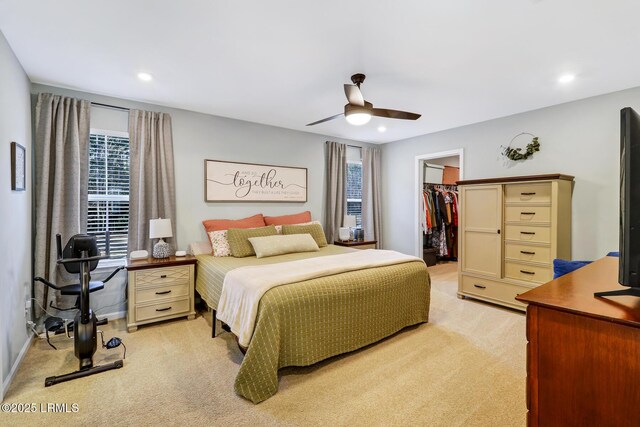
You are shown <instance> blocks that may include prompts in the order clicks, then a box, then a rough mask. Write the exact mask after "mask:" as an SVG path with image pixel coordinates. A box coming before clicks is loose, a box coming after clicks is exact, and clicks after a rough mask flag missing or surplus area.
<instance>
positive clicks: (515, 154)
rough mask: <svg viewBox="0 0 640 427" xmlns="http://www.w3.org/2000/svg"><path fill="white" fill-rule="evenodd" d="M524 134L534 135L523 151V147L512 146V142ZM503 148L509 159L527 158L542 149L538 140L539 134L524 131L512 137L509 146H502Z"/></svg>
mask: <svg viewBox="0 0 640 427" xmlns="http://www.w3.org/2000/svg"><path fill="white" fill-rule="evenodd" d="M522 135H529V136H531V137H532V139H531V142H530V143H529V144H527V147H526V148H525V149H524V150H525V151H524V152H523V151H522V150H523V149H522V148H513V147H511V144H512V143H513V141H514V140H515V139H516V138H518V137H519V136H522ZM501 148H502V155H503V156H505V157H507V158H508V159H511V160H513V161H518V160H526V159H528V158H529V157H531V156H533V153H535V152H536V151H540V143H539V142H538V137H537V136H535V135H533V134H531V133H528V132H522V133H519V134H517V135H516V136H514V137H513V138H511V141H509V145H508V146H506V147H504V146H501Z"/></svg>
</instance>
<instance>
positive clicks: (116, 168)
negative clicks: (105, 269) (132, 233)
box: [87, 129, 129, 259]
mask: <svg viewBox="0 0 640 427" xmlns="http://www.w3.org/2000/svg"><path fill="white" fill-rule="evenodd" d="M107 230H109V231H110V232H111V239H110V250H111V258H112V259H118V258H120V259H123V258H126V256H127V239H128V235H129V135H128V134H127V133H124V132H115V131H103V130H96V129H91V135H90V139H89V212H88V220H87V233H88V234H92V235H95V236H97V239H98V247H99V248H100V251H106V242H105V233H106V231H107Z"/></svg>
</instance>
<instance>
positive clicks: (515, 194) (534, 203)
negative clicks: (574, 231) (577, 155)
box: [458, 174, 573, 310]
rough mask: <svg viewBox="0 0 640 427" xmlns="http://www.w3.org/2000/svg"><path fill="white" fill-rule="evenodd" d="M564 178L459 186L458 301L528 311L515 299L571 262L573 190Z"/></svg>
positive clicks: (522, 178) (487, 181) (500, 180)
mask: <svg viewBox="0 0 640 427" xmlns="http://www.w3.org/2000/svg"><path fill="white" fill-rule="evenodd" d="M572 182H573V177H572V176H568V175H561V174H552V175H536V176H518V177H507V178H495V179H480V180H468V181H458V190H459V194H460V216H459V227H458V230H459V248H460V250H459V256H458V261H459V263H458V265H459V280H458V296H459V297H461V298H464V297H471V298H477V299H481V300H484V301H488V302H492V303H495V304H501V305H504V306H507V307H511V308H516V309H519V310H524V309H525V308H526V306H525V305H524V304H522V303H521V302H519V301H516V299H515V297H516V296H517V295H519V294H521V293H523V292H526V291H528V290H529V289H531V288H534V287H536V286H539V285H540V284H542V283H545V282H547V281H549V280H551V279H552V278H553V259H554V258H563V259H571V186H572Z"/></svg>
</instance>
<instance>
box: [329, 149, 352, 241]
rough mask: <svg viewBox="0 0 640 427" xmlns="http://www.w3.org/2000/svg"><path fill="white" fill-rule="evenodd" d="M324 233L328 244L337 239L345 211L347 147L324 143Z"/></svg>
mask: <svg viewBox="0 0 640 427" xmlns="http://www.w3.org/2000/svg"><path fill="white" fill-rule="evenodd" d="M325 154H326V161H325V164H326V170H325V183H326V185H325V188H326V200H325V211H324V212H325V215H324V224H325V229H324V232H325V234H326V237H327V241H328V242H329V243H333V241H334V240H337V239H338V229H339V228H340V227H341V226H342V223H343V221H344V215H345V213H346V211H347V191H346V188H347V146H346V145H345V144H340V143H338V142H333V141H327V143H326V153H325Z"/></svg>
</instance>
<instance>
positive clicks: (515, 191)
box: [504, 182, 551, 203]
mask: <svg viewBox="0 0 640 427" xmlns="http://www.w3.org/2000/svg"><path fill="white" fill-rule="evenodd" d="M504 200H505V202H507V203H509V202H530V203H551V183H550V182H541V183H537V184H505V186H504Z"/></svg>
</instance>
